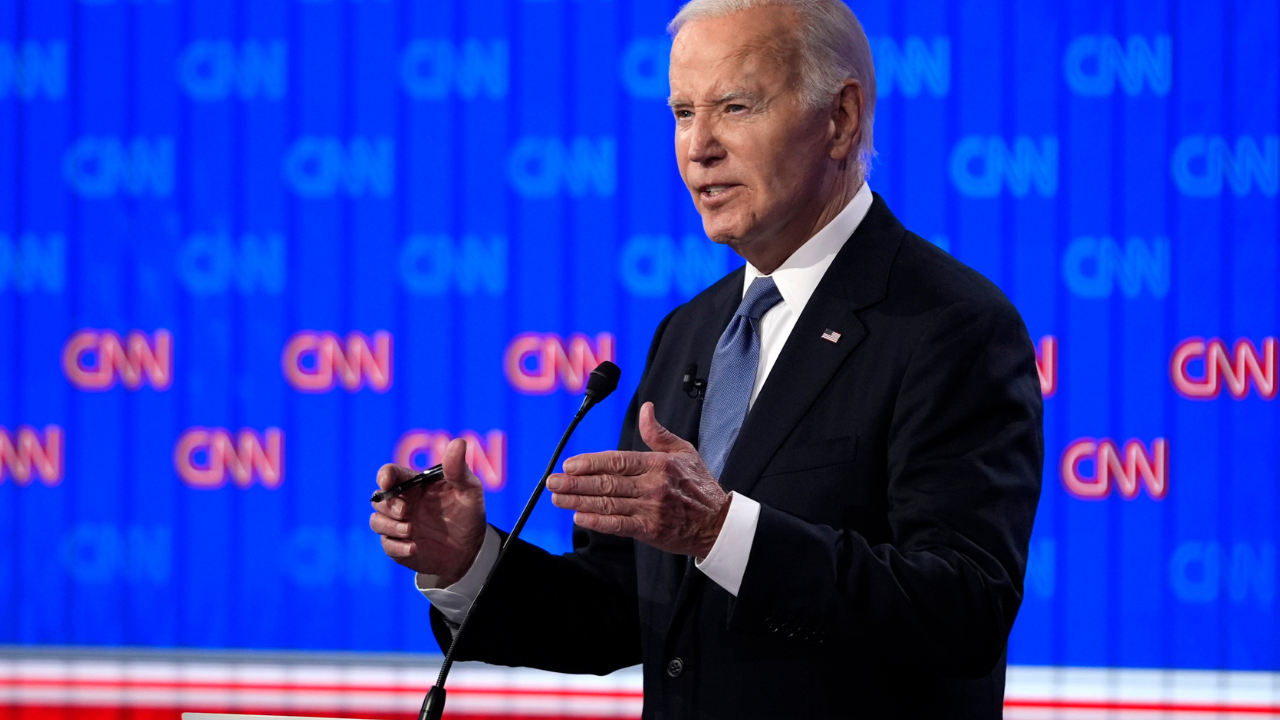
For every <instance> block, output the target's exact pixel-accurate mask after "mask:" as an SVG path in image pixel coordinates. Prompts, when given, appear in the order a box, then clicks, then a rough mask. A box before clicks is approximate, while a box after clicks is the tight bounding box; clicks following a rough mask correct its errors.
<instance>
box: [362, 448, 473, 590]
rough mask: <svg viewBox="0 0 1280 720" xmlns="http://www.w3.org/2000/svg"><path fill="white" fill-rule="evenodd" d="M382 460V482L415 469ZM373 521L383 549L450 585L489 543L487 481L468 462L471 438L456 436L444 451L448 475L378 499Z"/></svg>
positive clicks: (395, 480) (382, 484)
mask: <svg viewBox="0 0 1280 720" xmlns="http://www.w3.org/2000/svg"><path fill="white" fill-rule="evenodd" d="M416 474H417V473H415V472H414V471H413V470H410V469H409V468H406V467H400V466H399V465H383V466H382V469H381V470H379V471H378V487H380V488H382V489H384V490H385V489H387V488H390V487H392V486H394V485H395V484H396V483H399V482H403V481H405V480H408V479H409V478H411V477H413V476H414V475H416ZM373 509H374V510H375V511H376V512H374V513H373V515H372V516H370V517H369V527H370V528H371V529H372V530H373V531H374V532H376V533H378V534H379V535H381V536H382V551H383V552H385V553H386V554H387V555H388V556H390V557H391V558H392V559H393V560H395V561H396V562H398V563H400V564H401V565H404V566H405V567H407V568H409V569H411V570H415V571H417V572H420V573H426V574H428V575H436V576H437V577H438V584H439V586H440V587H448V586H449V585H452V584H454V583H455V582H457V581H458V580H460V579H462V576H463V575H465V574H466V572H467V570H468V569H470V568H471V563H472V562H474V561H475V559H476V556H477V555H479V554H480V547H481V546H482V545H483V544H484V534H485V520H484V487H483V486H482V485H481V484H480V480H479V478H477V477H476V476H475V475H474V474H472V472H471V468H469V467H467V443H466V441H465V440H461V439H459V440H454V441H453V442H451V443H449V447H448V448H446V449H445V452H444V480H440V481H437V482H434V483H431V484H429V485H425V486H422V487H417V488H413V489H412V490H409V491H407V492H405V493H404V494H403V495H401V496H399V497H393V498H389V499H387V500H383V501H382V502H380V503H374V505H373Z"/></svg>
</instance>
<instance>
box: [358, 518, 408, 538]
mask: <svg viewBox="0 0 1280 720" xmlns="http://www.w3.org/2000/svg"><path fill="white" fill-rule="evenodd" d="M369 529H370V530H373V531H374V532H376V533H378V534H379V535H381V536H383V537H390V538H402V539H407V538H408V537H409V532H410V531H411V530H412V527H411V526H410V525H409V523H407V522H400V520H399V519H398V518H391V517H388V516H386V515H384V514H382V513H373V514H372V515H370V516H369Z"/></svg>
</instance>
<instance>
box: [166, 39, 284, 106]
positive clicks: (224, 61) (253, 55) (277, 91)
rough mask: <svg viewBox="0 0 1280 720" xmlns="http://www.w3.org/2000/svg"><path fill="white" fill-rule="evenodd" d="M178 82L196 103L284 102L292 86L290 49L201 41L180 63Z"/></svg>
mask: <svg viewBox="0 0 1280 720" xmlns="http://www.w3.org/2000/svg"><path fill="white" fill-rule="evenodd" d="M178 80H179V81H180V82H181V83H182V88H183V90H185V91H186V93H187V96H188V97H190V98H191V99H192V100H206V101H208V100H225V99H227V98H229V97H231V96H232V95H233V94H234V95H236V96H237V97H239V98H240V99H242V100H251V99H254V98H263V99H266V100H280V99H282V98H283V97H284V96H285V92H286V90H287V89H288V82H289V56H288V46H287V45H285V43H284V42H283V41H280V40H275V41H271V42H255V41H252V40H250V41H246V42H244V43H241V44H240V45H236V44H235V43H233V42H229V41H226V40H200V41H197V42H193V43H191V44H190V45H188V46H187V49H186V50H185V51H184V52H183V53H182V58H181V59H180V60H179V61H178Z"/></svg>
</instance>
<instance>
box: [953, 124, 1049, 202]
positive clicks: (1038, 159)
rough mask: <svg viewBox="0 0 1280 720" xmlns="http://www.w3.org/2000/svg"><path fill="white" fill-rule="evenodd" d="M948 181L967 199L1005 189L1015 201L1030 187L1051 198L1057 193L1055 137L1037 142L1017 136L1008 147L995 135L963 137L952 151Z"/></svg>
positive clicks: (997, 194) (998, 193)
mask: <svg viewBox="0 0 1280 720" xmlns="http://www.w3.org/2000/svg"><path fill="white" fill-rule="evenodd" d="M951 181H952V182H953V183H954V184H955V186H956V190H957V191H959V193H960V194H961V195H965V196H968V197H975V198H991V197H998V196H999V195H1000V193H1001V191H1002V190H1003V189H1004V188H1005V187H1008V189H1009V192H1010V194H1012V195H1013V196H1014V197H1018V198H1023V197H1026V196H1027V195H1028V194H1030V192H1031V189H1032V188H1033V187H1034V188H1035V190H1036V192H1037V193H1039V194H1040V195H1041V196H1043V197H1053V196H1054V195H1056V194H1057V193H1058V138H1056V137H1053V136H1046V137H1043V138H1041V139H1040V141H1039V142H1036V141H1035V140H1032V139H1031V138H1029V137H1027V136H1025V135H1019V136H1017V137H1015V138H1014V139H1013V146H1012V147H1010V146H1009V144H1008V143H1006V142H1005V140H1004V138H1002V137H999V136H996V135H992V136H985V135H970V136H968V137H965V138H963V139H961V140H960V142H959V143H956V146H955V148H954V149H953V150H952V151H951Z"/></svg>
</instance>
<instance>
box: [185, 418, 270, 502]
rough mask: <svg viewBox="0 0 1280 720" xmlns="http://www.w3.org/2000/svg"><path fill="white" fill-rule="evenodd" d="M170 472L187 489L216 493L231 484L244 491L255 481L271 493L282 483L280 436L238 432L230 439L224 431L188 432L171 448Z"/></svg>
mask: <svg viewBox="0 0 1280 720" xmlns="http://www.w3.org/2000/svg"><path fill="white" fill-rule="evenodd" d="M173 468H174V470H176V471H177V473H178V477H179V478H181V479H182V482H183V483H185V484H186V485H187V486H189V487H193V488H196V489H199V490H216V489H218V488H221V487H223V486H224V485H226V484H227V482H228V481H231V482H233V483H234V484H235V486H236V487H238V488H241V489H244V488H247V487H249V486H250V485H252V484H253V481H254V479H255V478H256V479H257V480H258V481H259V483H260V484H261V485H262V486H263V487H265V488H268V489H271V490H274V489H275V488H278V487H280V484H281V483H283V482H284V433H283V432H282V431H281V430H280V428H267V429H266V431H265V432H263V433H262V434H261V435H259V434H258V433H257V432H256V431H254V430H250V429H247V428H246V429H242V430H240V432H238V433H236V436H235V439H234V440H233V439H232V436H231V431H229V430H227V429H226V428H203V427H193V428H188V429H187V431H186V432H184V433H182V435H181V436H180V437H179V438H178V442H177V443H176V444H175V445H174V447H173Z"/></svg>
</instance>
